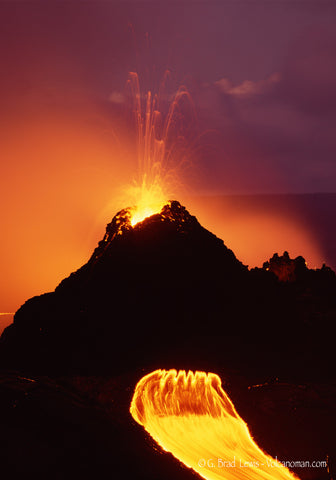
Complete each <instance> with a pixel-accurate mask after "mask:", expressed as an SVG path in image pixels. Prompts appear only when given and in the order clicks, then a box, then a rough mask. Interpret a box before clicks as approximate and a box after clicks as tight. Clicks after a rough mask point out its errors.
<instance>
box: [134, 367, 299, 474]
mask: <svg viewBox="0 0 336 480" xmlns="http://www.w3.org/2000/svg"><path fill="white" fill-rule="evenodd" d="M130 412H131V414H132V416H133V418H134V419H135V420H136V421H137V422H138V423H140V425H142V426H143V427H144V428H145V429H146V430H147V432H148V433H149V434H150V435H151V436H152V437H153V438H154V440H155V441H156V442H157V443H158V444H159V445H160V446H161V447H162V448H163V449H164V450H166V451H167V452H171V453H172V454H173V455H174V456H175V457H176V458H177V459H178V460H180V461H181V462H182V463H183V464H184V465H186V466H187V467H190V468H192V469H193V470H195V471H196V472H197V473H198V474H199V475H201V476H202V477H203V478H206V479H207V480H215V479H216V480H217V479H226V480H231V479H232V480H233V479H250V480H258V479H265V480H270V479H279V480H285V479H286V480H294V479H297V477H296V476H295V475H294V474H293V473H291V472H290V471H289V470H288V469H287V468H286V467H285V466H283V465H282V464H281V463H280V462H277V461H276V460H275V459H273V458H272V457H270V456H269V455H267V454H266V453H264V452H263V451H262V450H261V449H260V448H259V447H258V445H257V444H256V443H255V442H254V440H253V439H252V437H251V434H250V432H249V429H248V427H247V424H246V423H245V422H244V420H242V418H240V416H239V415H238V413H237V412H236V410H235V408H234V405H233V403H232V402H231V400H230V399H229V397H228V396H227V395H226V393H225V392H224V390H223V389H222V385H221V380H220V378H219V377H218V376H217V375H215V374H214V373H208V374H206V373H204V372H195V373H193V372H190V371H189V372H188V373H186V372H185V371H184V370H180V371H179V372H177V371H176V370H168V371H167V370H156V371H154V372H152V373H150V374H149V375H146V376H145V377H143V378H142V379H141V380H140V381H139V382H138V384H137V386H136V389H135V393H134V396H133V399H132V403H131V408H130Z"/></svg>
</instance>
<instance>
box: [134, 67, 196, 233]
mask: <svg viewBox="0 0 336 480" xmlns="http://www.w3.org/2000/svg"><path fill="white" fill-rule="evenodd" d="M165 79H166V76H165V77H164V80H163V82H162V87H163V85H164V83H165ZM127 83H128V87H129V90H130V93H131V99H132V101H133V113H134V117H135V124H136V131H137V147H138V178H137V179H136V180H134V182H133V184H132V185H131V186H129V187H128V188H127V189H126V194H127V196H128V198H129V201H130V202H131V203H133V205H134V207H133V208H132V218H131V224H132V225H133V226H134V225H135V224H136V223H138V222H141V221H142V220H144V219H145V218H147V217H149V216H151V215H154V214H155V213H159V212H160V211H161V209H162V208H163V206H164V205H166V204H167V202H168V200H169V199H170V197H174V194H175V193H176V192H175V191H174V190H175V189H176V181H177V177H178V175H177V169H178V165H179V164H181V163H182V161H183V153H182V151H183V148H181V143H182V144H183V141H184V136H183V128H184V127H183V121H181V119H183V118H184V115H183V114H182V110H183V106H182V104H183V101H184V100H185V99H186V100H187V103H188V104H189V107H191V106H192V102H191V100H190V96H189V93H188V92H187V91H186V89H185V87H180V88H179V89H178V91H177V93H176V94H175V96H174V97H173V100H172V102H171V103H170V106H169V110H168V113H167V115H166V116H164V115H163V114H162V112H161V111H160V105H159V102H160V95H153V94H152V93H151V92H150V91H148V92H147V94H146V95H145V96H144V102H142V96H141V91H140V85H139V77H138V75H137V73H135V72H131V73H130V74H129V79H128V82H127ZM189 110H190V108H189ZM177 139H178V141H177ZM181 139H182V142H181Z"/></svg>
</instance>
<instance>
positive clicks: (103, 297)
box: [0, 202, 336, 480]
mask: <svg viewBox="0 0 336 480" xmlns="http://www.w3.org/2000/svg"><path fill="white" fill-rule="evenodd" d="M335 292H336V277H335V274H334V272H333V271H332V270H331V269H329V268H328V267H326V266H323V267H322V268H321V269H319V270H309V269H308V268H307V267H306V265H305V261H304V259H303V258H301V257H298V258H296V259H291V258H290V257H289V255H288V254H287V253H284V254H283V255H281V256H278V255H274V256H273V257H272V258H271V259H270V260H269V261H268V262H265V264H264V266H263V268H260V269H253V270H248V268H247V267H245V266H244V265H243V264H242V263H241V262H239V260H238V259H237V258H236V257H235V255H234V253H233V252H232V251H230V250H229V249H228V248H227V247H226V246H225V245H224V243H223V242H222V240H220V239H218V238H217V237H215V236H214V235H213V234H211V233H210V232H208V231H207V230H205V229H204V228H202V227H201V225H200V224H199V223H198V221H197V220H196V218H195V217H192V216H191V215H190V214H189V213H188V212H187V211H186V210H185V209H184V208H183V207H182V206H181V205H180V204H179V203H178V202H171V203H170V204H169V205H167V206H166V207H165V208H164V209H163V210H162V212H161V213H160V214H158V215H155V216H153V217H150V218H149V219H147V220H146V221H144V222H142V223H141V224H138V225H136V226H135V227H131V225H130V223H129V212H128V211H127V210H124V211H122V212H120V213H119V214H118V215H116V217H114V219H113V220H112V222H111V223H110V224H109V225H108V226H107V229H106V234H105V236H104V238H103V240H102V241H101V242H100V243H99V245H98V247H97V248H96V250H95V251H94V253H93V255H92V257H91V259H90V260H89V262H88V263H87V264H86V265H84V266H83V267H81V268H80V269H79V270H78V271H77V272H74V273H73V274H71V275H70V277H69V278H67V279H65V280H63V281H62V282H61V284H60V285H59V286H58V287H57V288H56V290H55V292H51V293H47V294H45V295H41V296H40V297H35V298H32V299H30V300H28V301H27V302H26V303H25V304H24V305H23V306H22V307H21V308H20V309H19V310H18V311H17V313H16V314H15V317H14V323H13V324H12V325H11V326H10V327H8V328H7V329H6V330H5V331H4V333H3V335H2V337H1V339H0V367H1V375H0V416H1V421H0V422H1V429H0V442H1V445H0V456H1V457H2V458H1V471H2V474H3V477H1V478H10V479H12V478H23V477H25V478H51V479H53V478H55V479H56V478H57V479H58V478H60V479H61V478H74V477H75V478H92V477H94V478H107V477H108V476H111V478H114V477H118V478H119V477H120V476H122V477H127V478H140V479H142V478H146V479H153V480H154V479H165V478H167V480H168V478H169V479H171V478H176V479H179V478H181V480H182V479H187V477H188V476H189V477H190V476H193V477H194V478H195V475H196V474H194V473H193V472H191V471H190V470H188V469H186V468H185V467H183V466H181V465H180V464H179V463H178V462H177V461H175V460H174V459H173V458H172V457H171V455H169V454H164V453H163V452H161V451H160V449H158V447H156V446H155V445H154V444H153V442H152V441H151V439H150V438H148V436H147V435H146V434H145V432H144V431H143V430H142V428H141V427H140V426H138V425H137V424H135V422H134V421H133V420H132V418H131V416H130V414H129V411H128V410H129V405H130V400H131V397H132V393H133V390H134V387H135V385H136V383H137V381H138V380H139V379H140V378H141V377H142V376H143V375H144V374H146V373H149V372H150V371H152V370H154V369H156V368H166V369H167V368H176V369H192V370H196V369H198V370H205V371H212V372H215V373H217V374H218V375H220V377H221V378H222V380H223V386H224V389H225V390H226V391H227V393H228V394H229V396H230V397H231V399H232V400H233V402H234V404H235V406H236V408H237V410H238V413H239V414H240V415H241V416H242V417H243V418H244V419H245V420H246V421H247V423H248V424H249V426H250V427H251V429H252V433H253V436H254V438H255V439H256V441H257V443H258V444H259V445H260V446H261V447H262V448H263V449H265V450H266V451H267V452H268V453H270V454H271V455H273V456H277V458H278V459H280V460H303V461H306V460H310V461H324V460H326V459H327V457H328V469H327V468H309V469H298V470H296V473H297V475H298V476H299V477H301V478H303V479H316V480H318V479H327V478H331V475H332V473H331V471H332V470H333V469H334V468H335V467H334V465H335V453H336V442H335V439H334V432H335V427H336V425H335V418H336V416H335V413H336V412H335V399H336V395H335V394H336V384H335V376H334V337H333V324H334V322H335V320H336V297H335Z"/></svg>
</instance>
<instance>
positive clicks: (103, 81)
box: [0, 0, 336, 312]
mask: <svg viewBox="0 0 336 480" xmlns="http://www.w3.org/2000/svg"><path fill="white" fill-rule="evenodd" d="M335 20H336V4H335V2H333V1H329V2H324V1H322V0H321V1H304V0H302V1H292V2H290V1H280V0H277V1H273V0H269V1H252V0H250V1H217V2H214V1H204V2H203V1H199V2H194V1H186V0H182V1H176V2H175V1H174V2H172V1H166V2H161V1H156V2H141V1H139V2H138V1H133V2H128V1H124V2H115V1H104V2H99V1H94V2H93V1H91V2H71V1H68V2H61V1H60V2H53V1H49V0H48V2H45V1H43V2H37V1H36V2H30V1H23V2H16V1H11V2H1V3H0V59H1V75H0V85H1V88H0V118H1V120H0V122H1V125H0V142H1V143H0V144H1V166H0V168H1V177H0V178H1V180H0V181H1V190H0V196H1V199H0V200H1V222H2V235H1V237H2V238H1V242H0V251H1V271H2V278H1V284H0V311H1V310H2V311H3V312H6V311H14V310H15V309H16V308H17V307H18V306H19V305H20V304H21V303H22V302H23V301H24V300H26V299H27V298H28V297H29V296H32V295H34V294H39V293H42V292H43V291H47V290H51V289H54V288H55V286H56V285H57V283H58V282H59V281H60V280H61V279H62V278H63V277H64V276H66V275H68V274H69V273H70V272H71V271H72V270H75V269H77V268H78V267H79V266H80V265H81V264H82V263H83V262H84V261H86V259H87V258H88V257H89V256H90V253H91V251H92V248H93V247H94V246H95V244H96V242H97V240H98V239H100V237H102V235H103V231H104V225H105V224H106V222H107V221H109V220H110V219H111V217H112V216H113V215H114V214H115V213H116V211H117V209H118V208H122V207H125V206H127V205H122V204H120V201H119V200H118V198H119V197H118V195H119V193H120V192H119V188H120V185H124V184H125V183H127V182H129V181H130V180H131V179H132V176H133V173H134V170H135V168H136V162H135V160H134V145H133V143H132V139H133V136H132V132H131V131H130V130H131V129H128V126H127V122H126V120H125V115H124V111H125V109H126V107H127V105H126V101H125V98H126V97H125V84H126V80H127V75H128V72H129V71H137V72H138V73H139V77H140V82H141V85H142V88H143V91H144V92H145V91H146V90H148V89H152V90H156V89H157V88H158V86H159V83H160V80H161V78H162V75H163V73H164V71H165V70H166V69H169V70H170V71H171V80H170V81H171V87H170V88H171V89H172V90H173V89H174V88H175V87H177V86H178V85H180V84H185V85H186V87H187V88H188V90H189V91H190V93H191V96H192V98H193V102H194V105H195V110H196V112H197V127H196V126H195V135H200V133H202V132H206V134H205V135H204V136H203V137H202V138H203V139H204V140H203V142H204V143H203V145H202V141H200V143H199V145H198V148H197V154H195V158H194V159H193V166H192V172H191V173H189V174H186V177H185V178H183V182H184V184H185V186H186V190H188V192H190V193H197V194H212V193H216V194H251V193H253V194H255V193H305V192H307V193H308V192H335V185H336V162H335V153H336V136H335V133H334V131H335V126H336V89H335V85H336V30H335V28H334V26H335ZM300 235H301V233H300ZM300 238H301V237H300ZM312 248H313V247H312ZM314 248H315V247H314ZM314 248H313V249H314ZM238 256H239V255H238ZM317 257H318V255H317ZM265 259H266V258H265Z"/></svg>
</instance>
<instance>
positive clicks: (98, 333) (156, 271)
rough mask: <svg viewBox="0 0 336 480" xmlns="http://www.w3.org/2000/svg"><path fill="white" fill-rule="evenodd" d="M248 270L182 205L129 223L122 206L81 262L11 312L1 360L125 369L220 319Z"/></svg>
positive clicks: (24, 364)
mask: <svg viewBox="0 0 336 480" xmlns="http://www.w3.org/2000/svg"><path fill="white" fill-rule="evenodd" d="M246 274H247V269H246V267H244V266H243V265H242V264H241V263H240V262H239V261H238V260H237V259H236V257H235V255H234V254H233V253H232V251H231V250H229V249H228V248H227V247H226V246H225V245H224V243H223V241H222V240H220V239H219V238H217V237H216V236H215V235H213V234H212V233H210V232H209V231H207V230H206V229H204V228H203V227H202V226H201V225H200V224H199V223H198V221H197V219H196V218H195V217H193V216H192V215H190V214H189V213H188V211H187V210H186V209H185V208H184V207H182V206H181V205H180V203H179V202H177V201H171V202H169V203H168V204H167V205H166V206H164V207H163V209H162V210H161V212H160V213H158V214H156V215H153V216H151V217H148V218H146V219H145V220H144V221H142V222H139V223H137V224H135V225H134V226H132V209H125V210H122V211H120V212H119V213H118V214H117V215H116V216H115V217H114V218H113V220H112V222H111V223H109V224H108V225H107V227H106V233H105V236H104V238H103V239H102V240H101V241H100V242H99V245H98V247H97V248H96V249H95V251H94V253H93V255H92V256H91V258H90V259H89V261H88V262H87V264H85V265H84V266H83V267H81V268H80V269H79V270H78V271H76V272H75V273H72V274H71V275H70V277H68V278H66V279H65V280H63V281H62V282H61V284H60V285H59V286H58V287H57V288H56V290H55V292H52V293H48V294H45V295H42V296H40V297H34V298H32V299H30V300H28V301H27V302H26V303H25V304H24V305H23V306H22V307H21V308H20V309H19V310H18V312H17V313H16V315H15V319H14V324H13V325H11V326H10V327H8V328H7V329H6V330H5V332H4V334H3V336H2V339H1V348H0V356H1V358H2V361H3V362H6V363H8V364H10V365H17V366H22V367H26V368H27V367H28V368H29V366H31V367H33V368H39V369H41V368H42V369H43V368H44V367H46V368H49V367H50V366H52V367H53V368H55V369H56V371H58V370H61V371H62V370H64V369H69V368H70V369H77V368H78V369H85V371H87V370H88V369H89V370H90V369H93V370H95V369H96V368H99V371H101V370H103V369H106V370H109V371H110V370H111V369H112V370H113V369H120V368H127V366H130V365H134V364H136V362H138V361H139V358H141V360H142V361H145V359H146V358H147V359H150V358H152V359H153V358H156V357H155V353H156V352H162V351H168V349H169V351H171V349H172V347H173V345H174V343H175V342H176V340H177V339H178V335H176V332H177V331H178V332H179V335H182V337H183V335H192V329H194V332H198V331H200V328H201V327H200V322H203V321H204V320H205V319H206V318H209V319H214V318H216V317H218V316H219V312H218V306H219V305H221V304H222V302H223V299H224V298H226V297H227V303H228V304H229V303H230V302H232V299H233V298H234V290H235V288H236V287H237V285H238V284H240V282H241V281H242V279H243V277H244V276H246ZM1 358H0V360H1ZM42 358H43V362H41V359H42Z"/></svg>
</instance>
